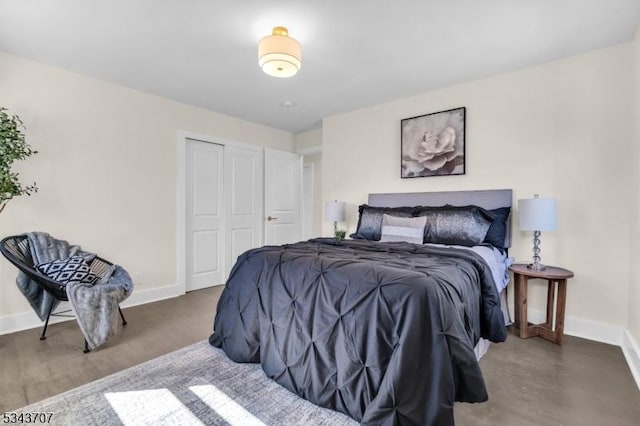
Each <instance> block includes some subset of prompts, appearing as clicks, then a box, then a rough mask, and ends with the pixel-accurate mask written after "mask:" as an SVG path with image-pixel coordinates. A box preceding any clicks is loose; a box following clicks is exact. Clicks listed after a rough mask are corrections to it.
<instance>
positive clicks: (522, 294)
mask: <svg viewBox="0 0 640 426" xmlns="http://www.w3.org/2000/svg"><path fill="white" fill-rule="evenodd" d="M516 285H517V286H518V287H519V290H518V300H517V302H516V305H518V306H519V309H520V311H519V312H518V316H517V318H518V323H519V325H520V337H522V338H526V337H529V333H528V331H529V330H528V329H529V323H528V322H527V277H526V276H524V275H519V276H518V279H517V280H516Z"/></svg>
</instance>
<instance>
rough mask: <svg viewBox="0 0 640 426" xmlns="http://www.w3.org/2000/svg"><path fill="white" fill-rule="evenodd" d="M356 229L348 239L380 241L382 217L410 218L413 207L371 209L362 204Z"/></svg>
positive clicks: (412, 214) (413, 211) (412, 213)
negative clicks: (385, 215) (386, 215)
mask: <svg viewBox="0 0 640 426" xmlns="http://www.w3.org/2000/svg"><path fill="white" fill-rule="evenodd" d="M358 211H359V212H360V216H359V218H358V228H357V230H356V232H355V234H351V235H350V237H351V238H353V239H356V240H371V241H378V240H380V235H381V231H382V215H383V214H385V213H386V214H389V215H392V216H397V217H412V216H414V213H415V211H416V208H415V207H372V206H369V205H367V204H363V205H361V206H360V207H359V209H358Z"/></svg>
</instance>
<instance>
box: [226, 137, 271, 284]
mask: <svg viewBox="0 0 640 426" xmlns="http://www.w3.org/2000/svg"><path fill="white" fill-rule="evenodd" d="M224 158H225V161H224V166H225V171H224V181H225V193H226V195H225V210H226V221H227V226H226V236H227V239H226V241H227V244H226V248H225V253H227V258H226V268H225V269H226V273H225V279H226V278H227V277H228V276H229V273H230V272H231V268H232V267H233V265H234V264H235V263H236V260H237V258H238V256H240V255H241V254H242V253H244V252H245V251H247V250H249V249H251V248H254V247H259V246H260V245H261V243H262V181H263V178H262V176H263V167H262V152H261V151H257V150H250V149H244V148H236V147H231V146H228V145H227V146H225V148H224Z"/></svg>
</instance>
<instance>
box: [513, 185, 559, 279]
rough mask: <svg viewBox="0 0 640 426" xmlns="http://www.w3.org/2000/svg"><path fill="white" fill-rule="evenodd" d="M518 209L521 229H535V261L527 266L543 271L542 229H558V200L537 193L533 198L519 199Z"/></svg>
mask: <svg viewBox="0 0 640 426" xmlns="http://www.w3.org/2000/svg"><path fill="white" fill-rule="evenodd" d="M518 211H519V216H518V217H519V219H520V230H521V231H533V263H531V264H529V265H527V267H528V268H529V269H532V270H534V271H543V270H544V269H545V266H544V265H543V264H542V263H540V234H541V231H555V230H556V227H557V223H556V222H557V220H556V200H555V199H554V198H542V197H540V196H539V195H538V194H535V195H534V196H533V198H529V199H524V200H518Z"/></svg>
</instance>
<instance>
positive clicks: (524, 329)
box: [509, 263, 573, 345]
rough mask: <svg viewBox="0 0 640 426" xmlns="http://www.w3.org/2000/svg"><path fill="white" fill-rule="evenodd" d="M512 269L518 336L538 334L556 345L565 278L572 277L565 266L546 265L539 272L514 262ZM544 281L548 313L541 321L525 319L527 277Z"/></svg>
mask: <svg viewBox="0 0 640 426" xmlns="http://www.w3.org/2000/svg"><path fill="white" fill-rule="evenodd" d="M509 270H510V271H511V272H513V278H514V282H515V286H514V288H515V298H514V305H515V317H516V318H515V324H514V325H515V326H516V328H518V329H519V330H520V337H521V338H527V337H533V336H540V337H542V338H544V339H547V340H550V341H552V342H554V343H557V344H559V345H561V344H562V332H563V330H564V307H565V302H566V297H567V280H568V279H569V278H571V277H573V272H571V271H569V270H568V269H563V268H556V267H555V266H547V267H546V269H544V270H542V271H534V270H532V269H529V268H527V265H524V264H520V263H516V264H514V265H511V267H510V268H509ZM534 278H540V279H543V280H547V313H546V315H547V316H546V322H545V323H543V324H530V323H529V322H527V287H528V281H529V280H530V279H534ZM556 283H557V284H558V298H557V301H556V304H555V308H556V309H555V310H556V315H555V329H554V327H553V308H554V299H555V285H556Z"/></svg>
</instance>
